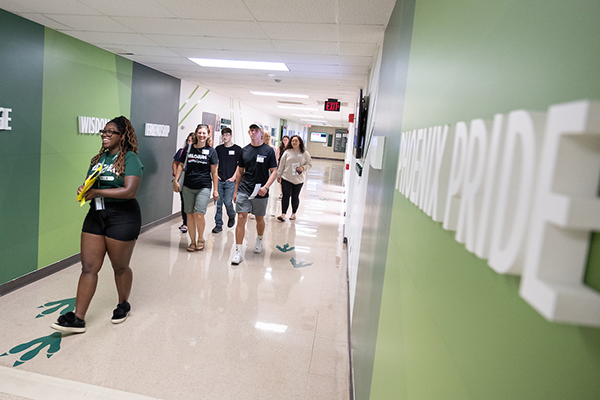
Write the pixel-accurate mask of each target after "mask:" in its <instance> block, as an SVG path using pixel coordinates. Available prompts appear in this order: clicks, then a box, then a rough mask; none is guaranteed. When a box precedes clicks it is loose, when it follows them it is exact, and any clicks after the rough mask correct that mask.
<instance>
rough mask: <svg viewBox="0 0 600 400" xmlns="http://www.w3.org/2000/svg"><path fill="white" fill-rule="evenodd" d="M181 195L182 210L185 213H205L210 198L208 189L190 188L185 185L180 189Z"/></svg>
mask: <svg viewBox="0 0 600 400" xmlns="http://www.w3.org/2000/svg"><path fill="white" fill-rule="evenodd" d="M181 195H182V196H183V211H184V212H185V213H186V214H194V213H197V214H206V207H207V206H208V200H209V199H210V189H209V188H202V189H190V188H189V187H187V186H184V187H183V190H182V191H181Z"/></svg>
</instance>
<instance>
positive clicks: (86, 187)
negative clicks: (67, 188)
mask: <svg viewBox="0 0 600 400" xmlns="http://www.w3.org/2000/svg"><path fill="white" fill-rule="evenodd" d="M103 166H104V163H102V164H100V168H98V169H97V170H95V171H94V172H92V174H91V175H90V176H88V177H87V179H86V180H85V183H84V184H83V190H82V191H81V193H79V194H78V195H77V201H78V202H80V203H81V204H79V207H83V205H84V204H85V193H86V192H87V191H88V190H89V189H90V188H91V187H92V185H93V184H94V182H96V179H98V177H99V176H100V174H101V173H102V167H103Z"/></svg>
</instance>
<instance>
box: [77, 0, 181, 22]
mask: <svg viewBox="0 0 600 400" xmlns="http://www.w3.org/2000/svg"><path fill="white" fill-rule="evenodd" d="M78 1H79V2H80V3H83V4H85V5H86V6H89V7H90V8H92V9H94V10H96V11H98V12H100V13H102V14H104V15H108V16H115V17H127V16H130V17H162V18H172V17H175V15H174V14H173V13H172V12H170V11H169V10H168V9H167V8H165V7H163V6H162V5H161V4H159V3H158V2H157V1H155V0H126V1H123V0H101V1H98V0H78Z"/></svg>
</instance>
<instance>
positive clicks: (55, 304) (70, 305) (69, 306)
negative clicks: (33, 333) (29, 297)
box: [36, 297, 75, 318]
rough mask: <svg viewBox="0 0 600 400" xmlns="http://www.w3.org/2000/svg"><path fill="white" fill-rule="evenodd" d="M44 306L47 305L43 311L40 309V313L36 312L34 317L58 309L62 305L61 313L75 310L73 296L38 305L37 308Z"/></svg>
mask: <svg viewBox="0 0 600 400" xmlns="http://www.w3.org/2000/svg"><path fill="white" fill-rule="evenodd" d="M44 307H48V308H46V309H45V310H44V311H42V312H41V313H40V314H38V315H37V316H36V318H40V317H44V316H46V315H49V314H52V313H55V312H56V311H58V310H60V309H61V308H63V307H65V308H64V310H62V312H61V314H66V313H68V312H69V311H75V297H73V298H70V299H63V300H57V301H51V302H49V303H46V304H44V305H43V306H39V307H38V308H44Z"/></svg>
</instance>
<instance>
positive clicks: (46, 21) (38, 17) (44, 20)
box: [19, 13, 70, 30]
mask: <svg viewBox="0 0 600 400" xmlns="http://www.w3.org/2000/svg"><path fill="white" fill-rule="evenodd" d="M19 15H20V16H21V17H23V18H27V19H28V20H30V21H33V22H37V23H38V24H40V25H44V26H47V27H48V28H51V29H55V30H61V29H70V28H69V27H68V26H66V25H63V24H61V23H60V22H56V21H54V20H53V19H51V18H48V17H46V16H45V15H42V14H37V13H19Z"/></svg>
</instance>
